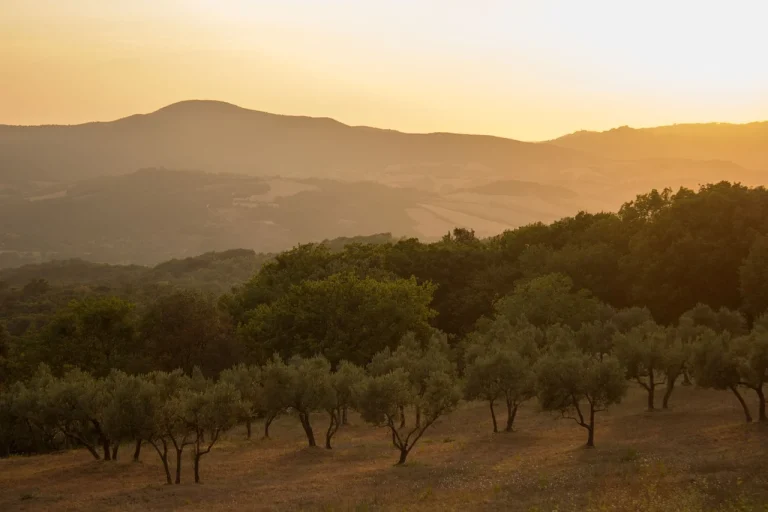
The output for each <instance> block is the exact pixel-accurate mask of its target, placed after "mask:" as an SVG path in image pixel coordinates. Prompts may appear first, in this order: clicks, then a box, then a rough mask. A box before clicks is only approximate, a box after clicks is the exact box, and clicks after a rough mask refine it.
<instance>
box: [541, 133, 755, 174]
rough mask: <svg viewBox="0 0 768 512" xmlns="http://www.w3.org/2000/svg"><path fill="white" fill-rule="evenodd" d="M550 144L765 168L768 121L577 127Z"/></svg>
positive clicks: (614, 155) (608, 154)
mask: <svg viewBox="0 0 768 512" xmlns="http://www.w3.org/2000/svg"><path fill="white" fill-rule="evenodd" d="M549 144H553V145H556V146H560V147H562V148H567V149H573V150H577V151H584V152H587V153H591V154H594V155H599V156H601V157H603V158H609V159H613V160H616V159H620V160H642V159H682V160H698V161H719V162H730V163H732V164H733V165H734V166H738V167H743V168H746V169H753V170H761V171H768V122H760V123H748V124H729V123H707V124H676V125H671V126H659V127H656V128H640V129H635V128H630V127H628V126H622V127H621V128H615V129H613V130H608V131H605V132H590V131H580V132H576V133H572V134H570V135H566V136H564V137H560V138H559V139H555V140H552V141H549Z"/></svg>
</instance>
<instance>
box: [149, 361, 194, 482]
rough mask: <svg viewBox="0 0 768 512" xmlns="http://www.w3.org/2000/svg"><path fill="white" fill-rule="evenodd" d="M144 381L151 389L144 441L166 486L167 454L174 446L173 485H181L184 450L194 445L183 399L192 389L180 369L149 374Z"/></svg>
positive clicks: (189, 379) (168, 472)
mask: <svg viewBox="0 0 768 512" xmlns="http://www.w3.org/2000/svg"><path fill="white" fill-rule="evenodd" d="M145 379H146V382H147V383H148V385H149V386H150V388H149V389H150V390H151V404H152V413H153V419H152V422H151V426H150V428H149V429H148V430H147V432H145V433H144V435H143V438H144V439H146V440H147V442H148V443H150V444H151V445H152V446H153V447H154V448H155V451H157V454H158V456H159V457H160V460H161V461H162V462H163V467H164V469H165V472H166V477H167V479H168V483H171V482H170V468H169V464H168V451H169V447H170V446H173V448H174V450H175V452H176V479H175V483H177V484H180V483H181V461H182V455H183V452H184V449H185V448H186V447H187V446H190V445H191V444H192V443H193V442H194V435H193V434H194V433H193V432H192V430H191V429H190V427H189V425H188V424H187V422H186V421H185V415H184V413H185V409H184V400H183V397H184V395H185V394H186V393H189V392H190V390H191V388H192V379H191V378H190V377H189V376H187V375H184V373H183V372H182V371H181V370H175V371H173V372H152V373H150V374H149V375H147V376H146V377H145Z"/></svg>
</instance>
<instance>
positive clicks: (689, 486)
mask: <svg viewBox="0 0 768 512" xmlns="http://www.w3.org/2000/svg"><path fill="white" fill-rule="evenodd" d="M749 398H750V400H752V404H753V407H755V405H756V404H754V403H753V402H754V400H753V397H752V396H750V397H749ZM644 403H645V397H644V395H643V394H642V393H641V391H640V390H637V389H633V390H632V391H631V392H630V394H629V396H628V397H627V398H626V399H625V401H624V403H622V404H621V405H620V406H618V407H615V408H613V409H612V410H611V411H608V412H606V413H601V415H600V417H599V419H598V425H597V431H596V444H597V447H596V448H595V449H585V448H584V447H583V443H584V442H585V440H586V437H585V431H584V430H583V429H581V428H580V427H578V426H577V425H576V424H575V423H573V422H572V421H569V420H563V419H559V418H557V417H555V416H553V415H550V414H548V413H542V412H539V411H538V408H537V405H536V404H535V402H532V403H530V404H528V405H527V406H526V407H525V408H524V409H523V410H521V411H520V412H519V413H518V420H517V429H516V432H512V433H500V434H493V433H492V432H491V424H490V416H489V413H488V410H487V406H486V405H485V404H480V403H472V404H463V405H462V406H461V407H460V409H459V410H457V411H456V412H454V413H453V414H452V415H450V416H449V417H446V418H445V419H443V420H441V421H440V422H439V423H438V424H437V426H436V427H435V428H434V429H433V430H431V431H428V432H427V434H426V435H425V437H424V438H423V439H422V441H421V442H420V444H419V445H417V447H416V448H415V449H414V451H413V452H412V453H411V455H410V457H409V462H408V464H406V465H405V466H402V467H395V466H393V464H394V462H395V461H396V460H397V452H395V451H394V450H393V449H392V448H391V445H390V443H389V438H388V436H387V434H386V432H385V431H384V430H383V429H375V428H372V427H370V426H367V425H365V424H362V423H361V422H360V420H359V419H358V418H357V417H356V416H354V415H353V416H352V425H350V426H348V427H344V428H343V429H342V430H340V431H339V433H338V434H337V436H336V440H335V444H336V448H334V449H333V450H331V451H329V450H325V449H323V448H315V449H308V448H306V447H305V440H304V438H303V432H302V431H301V428H300V425H299V422H298V421H297V420H295V419H294V418H292V417H283V418H280V419H279V420H278V421H276V422H275V424H274V425H273V426H272V430H271V434H272V436H273V438H274V439H272V440H266V441H265V440H255V439H254V440H252V441H246V440H245V434H244V429H236V430H234V431H232V432H230V433H229V434H227V436H226V437H225V439H224V440H223V441H222V442H221V444H220V445H218V446H217V448H215V449H214V451H213V452H212V453H211V454H210V455H208V456H206V457H205V458H204V459H203V463H202V470H201V473H202V474H201V477H202V480H203V483H202V484H200V485H195V484H194V483H192V464H191V460H190V459H189V457H187V456H185V458H184V464H185V467H184V479H185V481H184V482H183V483H182V484H181V485H172V486H169V485H164V483H163V482H164V477H163V472H162V468H161V466H160V464H159V460H158V459H157V456H156V454H155V453H154V452H153V451H151V447H145V450H144V453H143V457H142V458H143V461H142V462H141V463H133V462H131V461H130V455H131V453H132V451H131V448H130V447H128V446H126V447H123V448H122V460H120V461H118V462H116V463H114V462H101V461H94V460H92V459H90V457H89V455H88V454H87V452H85V451H83V450H73V451H69V452H64V453H58V454H53V455H47V456H36V457H16V458H11V459H5V460H0V510H2V511H12V510H55V511H59V510H62V511H63V510H72V511H74V510H78V511H79V510H87V511H97V510H128V511H131V510H204V511H208V512H212V511H218V510H291V511H292V510H318V511H342V510H355V511H374V510H443V511H445V510H520V511H555V510H556V511H566V510H579V511H581V510H587V511H619V510H622V511H623V510H632V511H651V512H652V511H696V510H721V511H734V512H735V511H748V510H763V511H764V510H768V506H767V505H766V504H768V472H766V469H768V458H767V457H766V455H768V425H758V424H752V425H747V424H745V423H744V422H743V416H742V413H741V411H740V408H739V406H738V403H737V402H736V400H735V399H734V398H733V396H732V395H730V394H729V393H725V392H723V393H721V392H716V391H707V390H700V389H695V388H690V387H689V388H685V387H683V388H680V389H678V390H677V391H676V392H675V395H674V396H673V397H672V402H671V406H672V407H673V408H672V409H671V410H669V411H659V412H654V413H648V412H645V411H644ZM314 423H315V430H316V431H317V433H318V439H320V437H321V436H322V433H323V432H324V430H325V427H326V426H327V425H326V419H325V417H323V416H322V415H318V416H317V417H316V418H315V419H314Z"/></svg>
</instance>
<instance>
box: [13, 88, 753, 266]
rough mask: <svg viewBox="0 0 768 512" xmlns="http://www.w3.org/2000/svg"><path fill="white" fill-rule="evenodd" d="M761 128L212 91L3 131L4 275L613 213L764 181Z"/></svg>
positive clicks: (491, 229)
mask: <svg viewBox="0 0 768 512" xmlns="http://www.w3.org/2000/svg"><path fill="white" fill-rule="evenodd" d="M767 131H768V123H753V124H750V125H678V126H670V127H661V128H654V129H648V130H633V129H630V128H620V129H616V130H611V131H609V132H604V133H592V132H579V133H576V134H572V135H569V136H566V137H563V138H560V139H557V140H555V141H552V142H550V143H526V142H519V141H515V140H509V139H503V138H498V137H488V136H476V135H459V134H447V133H433V134H407V133H401V132H397V131H391V130H380V129H374V128H367V127H351V126H347V125H344V124H342V123H339V122H337V121H334V120H332V119H317V118H309V117H291V116H280V115H274V114H267V113H263V112H257V111H252V110H246V109H242V108H239V107H236V106H234V105H231V104H228V103H221V102H211V101H188V102H182V103H177V104H174V105H171V106H169V107H166V108H163V109H161V110H159V111H157V112H154V113H152V114H147V115H135V116H131V117H128V118H125V119H120V120H117V121H114V122H108V123H88V124H83V125H77V126H40V127H19V126H0V267H8V266H18V265H21V264H24V263H29V262H40V261H47V260H50V259H61V258H85V259H88V260H91V261H98V262H108V263H140V264H154V263H157V262H159V261H162V260H166V259H169V258H182V257H186V256H189V255H192V254H199V253H202V252H207V251H222V250H226V249H230V248H232V247H244V248H248V249H254V250H256V251H258V252H272V251H279V250H283V249H286V248H288V247H291V246H293V245H295V244H296V243H299V242H309V241H320V240H323V239H326V238H336V237H344V236H355V235H363V234H371V233H379V232H391V233H392V234H393V235H394V236H418V237H420V238H422V239H425V240H430V239H435V238H437V237H440V236H442V235H443V234H445V233H447V232H448V231H449V230H451V229H452V228H454V227H457V226H459V227H467V228H472V229H474V230H475V231H476V232H477V234H478V235H479V236H490V235H494V234H497V233H499V232H501V231H504V230H506V229H511V228H514V227H517V226H520V225H524V224H528V223H531V222H536V221H543V222H550V221H553V220H556V219H558V218H561V217H563V216H567V215H572V214H574V213H576V212H578V211H580V210H588V211H593V212H595V211H604V210H615V209H617V208H618V207H619V206H620V205H621V204H622V203H623V202H625V201H627V200H630V199H632V198H633V197H634V196H635V194H638V193H643V192H646V191H648V190H650V189H652V188H664V187H672V188H677V187H679V186H681V185H682V186H688V187H694V188H695V187H697V186H698V185H699V184H703V183H711V182H718V181H720V180H724V179H727V180H731V181H740V182H742V183H745V184H748V185H760V184H764V183H765V182H766V180H765V176H766V169H768V136H767V135H766V134H767V133H768V132H767ZM764 164H765V165H764ZM139 169H145V170H141V171H138V170H139ZM167 169H173V170H167ZM176 169H190V170H189V171H183V172H182V171H177V170H176Z"/></svg>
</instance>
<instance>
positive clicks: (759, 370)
mask: <svg viewBox="0 0 768 512" xmlns="http://www.w3.org/2000/svg"><path fill="white" fill-rule="evenodd" d="M732 350H733V352H734V356H735V359H736V362H737V364H738V369H739V375H740V378H741V381H740V384H741V385H742V386H744V387H746V388H749V389H751V390H752V391H754V392H755V394H756V395H757V404H758V420H759V421H766V420H768V417H766V413H765V392H764V391H763V385H764V384H765V381H766V379H768V329H766V327H764V326H763V325H760V323H759V321H758V323H757V324H756V326H755V328H754V329H753V330H752V332H751V333H750V334H749V335H747V336H740V337H738V338H736V339H734V340H733V345H732Z"/></svg>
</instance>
